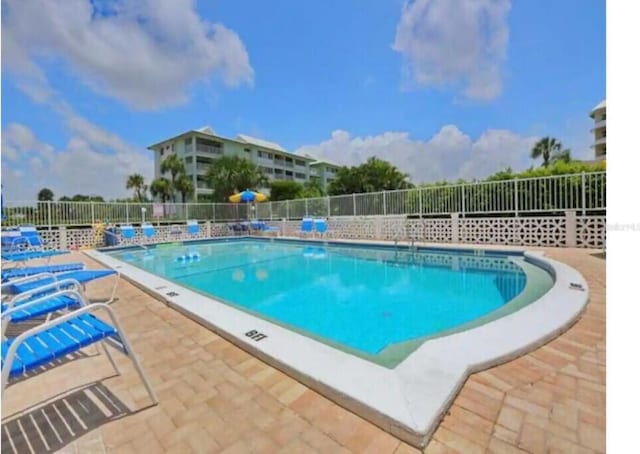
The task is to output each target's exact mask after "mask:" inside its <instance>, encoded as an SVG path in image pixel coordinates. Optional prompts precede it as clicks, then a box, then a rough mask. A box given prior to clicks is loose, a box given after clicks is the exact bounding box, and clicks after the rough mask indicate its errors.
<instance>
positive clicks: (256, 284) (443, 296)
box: [112, 239, 552, 366]
mask: <svg viewBox="0 0 640 454" xmlns="http://www.w3.org/2000/svg"><path fill="white" fill-rule="evenodd" d="M112 255H113V256H114V257H115V258H118V259H120V260H123V261H126V262H128V263H130V264H132V265H135V266H138V267H140V268H142V269H144V270H146V271H149V272H151V273H154V274H156V275H159V276H162V277H165V278H167V279H170V280H171V281H173V282H176V283H178V284H180V285H183V286H185V287H187V288H190V289H192V290H195V291H198V292H201V293H203V294H206V295H208V296H211V297H213V298H215V299H217V300H219V301H223V302H225V303H227V304H231V305H233V306H234V307H237V308H239V309H241V310H245V311H247V312H250V313H252V314H255V315H258V316H260V317H263V318H266V319H267V320H270V321H272V322H274V323H278V324H280V325H281V326H284V327H286V328H289V329H292V330H295V331H297V332H299V333H302V334H304V335H307V336H310V337H313V338H315V339H317V340H320V341H322V342H325V343H327V344H329V345H332V346H334V347H336V348H341V349H342V350H345V351H349V352H351V353H353V354H357V355H359V356H360V357H363V358H367V359H369V360H372V361H374V362H376V363H378V364H383V365H386V366H394V365H396V364H397V363H398V362H399V361H400V360H401V359H403V358H404V357H405V356H406V355H407V354H409V353H410V352H411V351H412V350H413V349H415V348H416V347H417V346H418V345H419V343H420V341H424V340H426V339H428V338H431V337H434V336H438V335H441V334H442V333H451V332H455V331H457V330H460V329H463V328H465V327H469V326H477V324H478V320H480V322H487V321H489V320H492V319H493V318H495V317H497V316H501V315H504V314H505V313H508V312H509V311H505V310H504V309H505V306H507V305H508V304H509V303H510V302H511V301H512V300H513V299H514V298H516V297H517V296H518V295H520V294H521V293H522V292H523V290H524V289H525V285H526V284H527V282H528V281H529V286H530V287H531V286H536V287H537V288H538V291H537V292H533V293H531V292H530V293H529V297H528V298H527V299H526V302H531V301H532V300H533V297H535V296H537V295H539V294H540V293H541V292H544V291H546V290H548V289H549V288H550V287H551V284H552V279H551V277H550V275H548V274H547V273H540V272H538V273H535V272H532V271H531V269H530V267H527V266H526V264H525V263H524V259H523V257H522V255H521V254H520V255H516V254H514V255H506V254H488V253H487V254H483V255H482V256H478V255H474V253H473V252H471V253H470V252H464V251H461V252H456V251H426V250H425V251H399V250H397V249H395V250H394V249H389V248H380V247H377V248H372V247H362V246H359V247H358V246H354V245H335V244H327V245H317V244H306V243H297V242H274V241H264V240H259V239H239V240H233V241H216V240H214V241H208V242H202V243H194V244H187V245H183V244H175V245H171V244H169V245H165V246H164V247H156V248H151V249H149V250H140V249H139V250H136V251H131V250H125V251H118V252H114V253H112ZM525 270H527V271H529V276H527V274H526V273H525ZM532 281H533V282H532ZM522 305H523V302H522V301H521V302H520V304H519V305H518V306H517V308H519V307H522ZM499 309H503V310H502V311H500V310H499Z"/></svg>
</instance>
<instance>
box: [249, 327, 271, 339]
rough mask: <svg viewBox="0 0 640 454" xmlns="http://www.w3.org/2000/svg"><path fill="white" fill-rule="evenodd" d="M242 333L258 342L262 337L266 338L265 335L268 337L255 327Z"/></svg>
mask: <svg viewBox="0 0 640 454" xmlns="http://www.w3.org/2000/svg"><path fill="white" fill-rule="evenodd" d="M244 335H245V336H247V337H248V338H249V339H252V340H254V341H256V342H260V341H261V340H262V339H266V338H267V337H269V336H267V335H266V334H262V333H261V332H259V331H257V330H255V329H252V330H251V331H247V332H246V333H244Z"/></svg>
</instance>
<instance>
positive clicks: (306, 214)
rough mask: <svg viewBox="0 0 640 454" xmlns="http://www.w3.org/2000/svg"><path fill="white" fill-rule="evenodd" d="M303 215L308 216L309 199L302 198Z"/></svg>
mask: <svg viewBox="0 0 640 454" xmlns="http://www.w3.org/2000/svg"><path fill="white" fill-rule="evenodd" d="M304 215H305V216H309V199H304Z"/></svg>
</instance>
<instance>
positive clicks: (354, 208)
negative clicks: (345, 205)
mask: <svg viewBox="0 0 640 454" xmlns="http://www.w3.org/2000/svg"><path fill="white" fill-rule="evenodd" d="M351 195H352V196H353V215H354V216H355V215H356V195H355V193H354V194H351Z"/></svg>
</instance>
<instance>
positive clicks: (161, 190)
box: [149, 177, 173, 203]
mask: <svg viewBox="0 0 640 454" xmlns="http://www.w3.org/2000/svg"><path fill="white" fill-rule="evenodd" d="M149 191H150V192H151V195H152V196H154V197H159V198H160V199H161V200H162V203H166V201H167V200H168V199H170V198H171V196H172V195H173V186H172V184H171V182H170V181H169V180H167V179H166V178H165V177H160V178H156V179H155V180H153V181H152V182H151V186H149Z"/></svg>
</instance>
